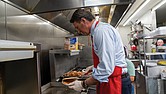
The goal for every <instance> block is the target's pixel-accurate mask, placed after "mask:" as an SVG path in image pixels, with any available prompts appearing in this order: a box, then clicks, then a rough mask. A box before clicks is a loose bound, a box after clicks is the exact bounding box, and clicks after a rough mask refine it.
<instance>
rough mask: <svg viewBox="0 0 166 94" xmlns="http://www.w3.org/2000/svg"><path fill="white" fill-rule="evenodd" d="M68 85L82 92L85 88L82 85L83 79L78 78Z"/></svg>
mask: <svg viewBox="0 0 166 94" xmlns="http://www.w3.org/2000/svg"><path fill="white" fill-rule="evenodd" d="M68 87H69V88H71V89H74V90H75V91H78V92H81V90H83V89H84V88H83V86H82V81H78V80H76V81H74V82H72V83H70V84H68Z"/></svg>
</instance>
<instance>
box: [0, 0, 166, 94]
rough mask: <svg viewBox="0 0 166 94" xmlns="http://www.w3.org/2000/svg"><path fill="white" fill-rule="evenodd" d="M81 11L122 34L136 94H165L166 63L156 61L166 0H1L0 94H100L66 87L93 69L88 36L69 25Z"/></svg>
mask: <svg viewBox="0 0 166 94" xmlns="http://www.w3.org/2000/svg"><path fill="white" fill-rule="evenodd" d="M78 8H83V9H86V10H88V11H90V12H91V13H92V14H93V15H94V16H95V18H96V20H98V21H101V22H106V23H109V24H110V25H112V26H114V27H115V28H116V29H117V30H118V32H119V34H120V35H121V38H122V41H123V44H124V45H125V46H126V48H127V49H128V58H129V59H130V60H131V61H132V63H133V64H134V66H135V75H136V76H135V81H134V82H133V84H134V87H135V88H134V91H135V94H166V66H165V65H166V61H165V58H158V57H157V56H159V55H162V56H163V55H165V54H166V52H165V51H166V46H158V47H157V46H156V42H157V40H158V39H164V40H166V13H165V10H166V0H0V94H96V88H95V86H91V87H89V88H88V89H87V90H85V91H82V92H81V93H80V92H76V91H74V90H72V89H69V88H68V87H67V86H66V85H64V84H63V83H62V80H63V79H64V78H65V77H64V76H65V74H66V73H69V72H70V71H80V72H81V71H82V70H84V69H86V67H88V66H91V65H93V59H92V43H91V40H90V37H89V36H84V35H82V34H80V33H78V32H77V31H76V29H75V28H74V26H73V25H72V23H70V19H71V16H72V14H73V13H74V11H75V10H76V9H78ZM164 42H165V41H164ZM165 43H166V42H165ZM156 49H160V51H157V50H156ZM79 77H80V76H79ZM80 79H82V80H83V79H86V77H80Z"/></svg>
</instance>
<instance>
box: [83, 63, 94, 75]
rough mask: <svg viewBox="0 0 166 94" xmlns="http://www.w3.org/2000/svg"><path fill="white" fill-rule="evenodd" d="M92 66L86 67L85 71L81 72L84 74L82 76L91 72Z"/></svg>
mask: <svg viewBox="0 0 166 94" xmlns="http://www.w3.org/2000/svg"><path fill="white" fill-rule="evenodd" d="M92 69H93V65H91V66H88V67H87V68H86V69H84V70H82V71H83V72H84V75H87V74H88V73H90V72H92Z"/></svg>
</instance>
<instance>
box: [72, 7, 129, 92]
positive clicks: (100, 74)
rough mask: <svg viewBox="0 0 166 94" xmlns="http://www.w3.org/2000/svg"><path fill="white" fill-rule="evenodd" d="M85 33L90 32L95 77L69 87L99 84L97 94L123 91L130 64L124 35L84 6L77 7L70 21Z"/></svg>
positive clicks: (79, 88) (93, 74)
mask: <svg viewBox="0 0 166 94" xmlns="http://www.w3.org/2000/svg"><path fill="white" fill-rule="evenodd" d="M70 22H71V23H73V25H74V27H75V28H76V29H77V30H78V31H79V32H81V33H82V34H84V35H91V39H92V51H93V62H94V68H93V72H92V77H90V78H88V79H86V80H85V81H78V80H76V81H74V82H72V83H70V84H69V88H72V89H74V90H76V91H81V90H82V89H83V88H87V87H88V86H90V85H97V86H96V90H97V94H121V92H122V91H121V87H122V84H121V75H122V74H125V73H127V68H126V67H127V64H126V62H125V54H124V50H123V44H122V41H121V37H120V35H119V33H118V31H116V29H115V28H113V27H112V26H111V25H109V24H107V23H103V22H99V21H96V20H95V18H94V16H93V15H92V14H91V13H90V12H89V11H85V10H84V9H78V10H76V11H75V12H74V13H73V15H72V18H71V20H70Z"/></svg>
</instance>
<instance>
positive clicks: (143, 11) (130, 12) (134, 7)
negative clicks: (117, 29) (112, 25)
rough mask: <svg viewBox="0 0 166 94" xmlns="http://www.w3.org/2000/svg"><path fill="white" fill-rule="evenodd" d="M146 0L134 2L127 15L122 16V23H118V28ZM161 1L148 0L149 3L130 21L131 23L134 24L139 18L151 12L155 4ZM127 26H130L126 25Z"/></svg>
mask: <svg viewBox="0 0 166 94" xmlns="http://www.w3.org/2000/svg"><path fill="white" fill-rule="evenodd" d="M145 1H146V0H136V1H135V2H134V4H133V5H132V7H131V8H130V10H129V11H128V12H127V14H126V15H125V16H124V18H123V19H122V21H121V22H120V24H119V26H122V25H123V24H124V23H125V22H126V20H127V19H129V17H130V16H131V15H132V14H133V13H134V12H135V11H136V10H137V9H138V8H139V7H140V6H141V5H142V4H143V3H144V2H145ZM160 1H162V0H150V2H149V3H148V4H147V5H146V6H145V7H144V8H143V9H142V10H141V11H140V12H138V13H137V15H136V16H135V17H133V18H132V19H131V21H132V22H135V21H136V20H137V19H139V18H140V17H141V16H143V15H144V14H145V13H146V12H148V11H149V10H151V9H152V8H153V7H154V6H155V5H156V4H158V3H159V2H160ZM127 25H130V23H128V24H127Z"/></svg>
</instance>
